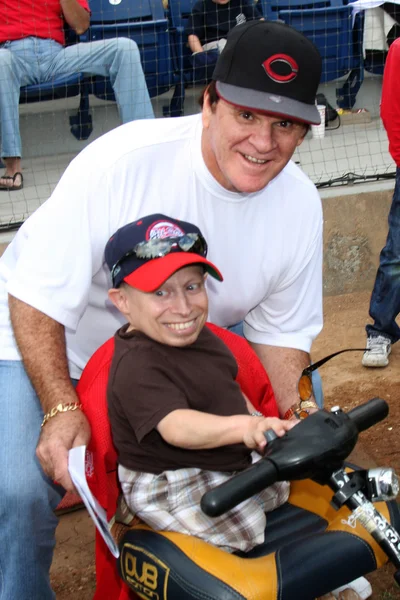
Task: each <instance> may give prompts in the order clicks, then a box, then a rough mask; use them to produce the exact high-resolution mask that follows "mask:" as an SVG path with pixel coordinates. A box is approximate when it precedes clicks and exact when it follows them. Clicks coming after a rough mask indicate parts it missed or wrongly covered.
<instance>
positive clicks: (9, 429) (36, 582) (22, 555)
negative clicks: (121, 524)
mask: <svg viewBox="0 0 400 600" xmlns="http://www.w3.org/2000/svg"><path fill="white" fill-rule="evenodd" d="M0 390H1V401H2V402H1V406H2V409H1V419H0V440H1V444H0V465H1V468H0V540H1V543H0V598H1V599H3V598H4V600H12V599H13V598H18V600H33V599H35V600H36V599H37V600H39V599H40V600H53V599H54V598H55V595H54V593H53V592H52V590H51V586H50V577H49V571H50V566H51V561H52V558H53V550H54V546H55V529H56V526H57V521H58V520H57V517H56V516H55V514H54V510H55V508H56V507H57V505H58V504H59V502H60V500H61V498H62V496H63V491H62V490H61V488H60V487H59V486H56V485H54V483H53V482H51V481H50V480H49V479H48V478H47V477H46V476H45V475H44V473H43V471H42V469H41V467H40V465H39V462H38V460H37V458H36V454H35V451H36V444H37V441H38V438H39V434H40V425H41V422H42V419H43V411H42V409H41V406H40V403H39V400H38V398H37V396H36V394H35V392H34V390H33V388H32V386H31V383H30V381H29V379H28V377H27V375H26V373H25V370H24V368H23V365H22V363H21V362H20V361H0Z"/></svg>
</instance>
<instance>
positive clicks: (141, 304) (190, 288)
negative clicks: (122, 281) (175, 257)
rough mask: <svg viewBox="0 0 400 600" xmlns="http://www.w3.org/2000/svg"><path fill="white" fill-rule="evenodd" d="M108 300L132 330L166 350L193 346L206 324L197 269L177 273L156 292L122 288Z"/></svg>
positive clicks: (200, 275)
mask: <svg viewBox="0 0 400 600" xmlns="http://www.w3.org/2000/svg"><path fill="white" fill-rule="evenodd" d="M161 260H162V259H161ZM110 298H111V300H112V301H113V302H114V304H116V306H117V308H118V309H119V310H120V311H121V312H122V313H123V314H124V315H125V316H126V318H127V320H128V321H129V323H130V324H131V327H130V329H131V330H133V329H138V330H139V331H142V332H143V333H145V334H146V335H148V336H149V337H150V338H152V339H153V340H155V341H157V342H159V343H160V344H166V345H168V346H178V347H179V346H188V345H189V344H193V342H195V341H196V339H197V337H198V335H199V333H200V331H201V329H202V328H203V326H204V324H205V322H206V320H207V314H208V298H207V292H206V290H205V275H204V270H203V267H201V266H198V265H190V266H188V267H184V268H183V269H180V270H179V271H177V272H176V273H174V274H173V275H172V276H171V277H170V278H169V279H167V281H166V282H165V283H163V285H162V286H161V287H160V288H158V290H156V291H155V292H142V291H140V290H138V289H135V288H133V287H130V286H128V285H123V286H122V287H121V288H119V289H117V290H111V291H110Z"/></svg>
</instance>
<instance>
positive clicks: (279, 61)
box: [262, 54, 299, 83]
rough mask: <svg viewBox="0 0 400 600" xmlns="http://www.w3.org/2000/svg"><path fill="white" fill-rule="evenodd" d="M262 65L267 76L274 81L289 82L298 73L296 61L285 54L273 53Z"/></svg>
mask: <svg viewBox="0 0 400 600" xmlns="http://www.w3.org/2000/svg"><path fill="white" fill-rule="evenodd" d="M262 65H263V67H264V70H265V72H266V74H267V75H268V77H270V78H271V79H272V81H275V82H276V83H289V82H290V81H293V80H294V79H296V77H297V75H298V73H299V66H298V64H297V62H296V61H295V60H294V59H293V58H291V57H290V56H288V55H287V54H273V55H272V56H270V57H269V58H267V59H266V60H264V62H263V64H262Z"/></svg>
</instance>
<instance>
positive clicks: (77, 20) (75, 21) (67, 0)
mask: <svg viewBox="0 0 400 600" xmlns="http://www.w3.org/2000/svg"><path fill="white" fill-rule="evenodd" d="M60 6H61V10H62V13H63V15H64V19H65V20H66V22H67V23H68V25H69V26H70V27H71V28H72V29H73V30H74V31H75V32H76V33H77V34H78V35H82V33H85V31H86V30H87V28H88V27H89V24H90V16H89V13H88V11H87V10H86V9H85V8H83V6H81V5H80V4H79V2H78V1H77V0H60Z"/></svg>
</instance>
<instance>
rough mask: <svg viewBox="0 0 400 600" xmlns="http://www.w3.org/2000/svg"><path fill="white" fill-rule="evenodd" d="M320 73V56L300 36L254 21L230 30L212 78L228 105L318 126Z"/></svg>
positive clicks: (279, 25)
mask: <svg viewBox="0 0 400 600" xmlns="http://www.w3.org/2000/svg"><path fill="white" fill-rule="evenodd" d="M321 70H322V59H321V55H320V53H319V52H318V50H317V48H316V47H315V46H314V44H313V43H312V42H311V41H310V40H309V39H308V38H306V37H305V36H304V35H303V34H302V33H300V32H299V31H296V29H293V27H290V26H289V25H286V24H285V23H281V22H277V21H250V22H248V23H243V24H241V25H237V26H236V27H234V28H233V29H231V31H230V32H229V34H228V36H227V43H226V46H225V48H224V49H223V51H222V52H221V54H220V56H219V58H218V61H217V64H216V66H215V69H214V72H213V75H212V78H213V79H214V80H215V81H216V89H217V93H218V95H219V96H220V98H222V99H223V100H226V102H230V103H231V104H235V105H237V106H242V107H245V108H250V109H255V110H261V111H265V112H268V113H272V114H276V115H281V116H285V117H292V118H293V119H297V120H299V121H303V122H305V123H312V124H315V125H319V124H320V122H321V119H320V115H319V112H318V109H317V107H316V105H315V97H316V94H317V89H318V85H319V82H320V78H321Z"/></svg>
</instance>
